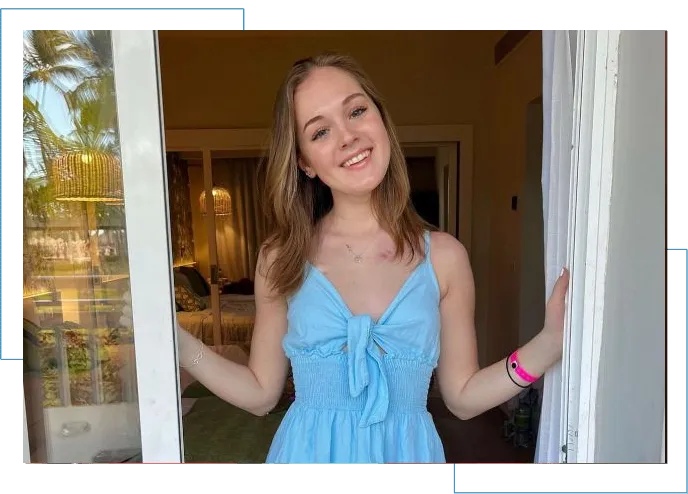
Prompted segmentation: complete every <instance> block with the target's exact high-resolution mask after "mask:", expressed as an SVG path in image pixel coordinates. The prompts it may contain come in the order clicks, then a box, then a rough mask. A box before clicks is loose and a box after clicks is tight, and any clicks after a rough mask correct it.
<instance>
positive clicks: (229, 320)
mask: <svg viewBox="0 0 688 494" xmlns="http://www.w3.org/2000/svg"><path fill="white" fill-rule="evenodd" d="M174 284H175V297H177V288H178V287H184V288H185V290H182V292H184V291H185V292H186V295H185V296H184V297H182V298H181V299H180V298H177V320H178V321H179V324H180V325H181V326H182V327H183V328H184V329H186V330H187V331H188V332H189V333H191V334H192V335H193V336H195V337H196V338H199V339H200V340H201V341H203V343H205V344H206V345H218V344H219V345H239V346H240V347H241V348H243V349H244V350H245V351H246V352H247V353H248V351H249V349H250V344H251V336H252V334H253V324H254V321H255V318H256V304H255V297H254V295H253V286H252V283H249V284H248V285H247V286H245V285H244V284H241V283H233V284H229V285H227V286H226V287H225V288H234V289H236V288H238V289H239V291H231V293H222V294H220V332H221V335H222V341H221V342H216V341H213V310H212V305H211V302H210V285H208V282H207V281H206V280H205V278H204V277H203V276H202V275H201V273H200V272H199V271H198V270H197V269H196V268H195V267H192V266H183V267H179V268H175V270H174ZM228 291H229V290H228ZM191 293H193V295H191ZM181 295H183V294H181ZM188 296H191V297H192V298H194V299H195V302H196V303H194V301H193V300H192V301H191V302H192V303H190V304H186V303H182V301H183V300H185V297H188ZM184 309H186V310H184Z"/></svg>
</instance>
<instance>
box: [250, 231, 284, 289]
mask: <svg viewBox="0 0 688 494" xmlns="http://www.w3.org/2000/svg"><path fill="white" fill-rule="evenodd" d="M278 256H279V247H275V246H271V245H270V244H268V243H267V242H265V243H263V244H262V245H261V246H260V250H259V252H258V258H257V259H256V280H255V289H256V295H257V296H261V297H263V298H266V299H273V298H274V297H275V293H274V291H273V282H272V280H273V279H272V276H273V275H274V273H273V271H272V269H271V268H272V267H273V264H274V263H275V259H277V257H278Z"/></svg>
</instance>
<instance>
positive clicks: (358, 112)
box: [312, 106, 368, 141]
mask: <svg viewBox="0 0 688 494" xmlns="http://www.w3.org/2000/svg"><path fill="white" fill-rule="evenodd" d="M367 111H368V108H367V107H365V106H359V107H356V108H354V109H353V110H351V113H350V114H349V118H359V117H361V116H363V115H364V114H365V112H367ZM329 131H330V129H328V128H326V127H324V128H321V129H318V130H317V131H316V132H315V134H313V138H312V140H313V141H315V140H318V139H321V138H323V137H325V136H326V135H327V134H328V132H329Z"/></svg>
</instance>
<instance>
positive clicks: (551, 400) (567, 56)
mask: <svg viewBox="0 0 688 494" xmlns="http://www.w3.org/2000/svg"><path fill="white" fill-rule="evenodd" d="M573 35H574V37H575V33H573ZM572 49H575V44H574V43H573V42H572V40H571V37H570V33H569V32H568V31H543V33H542V62H543V67H542V69H543V70H542V76H543V78H542V80H543V87H542V91H543V92H542V109H543V125H544V127H543V147H542V199H543V213H544V227H545V238H544V241H545V290H546V297H547V299H549V296H550V294H551V292H552V288H553V286H554V283H555V281H556V279H557V277H558V276H559V273H560V271H561V268H562V267H563V266H565V264H566V252H567V242H568V238H567V228H568V216H569V189H570V171H571V151H572V147H571V145H572V135H571V129H572V125H573V63H572ZM561 377H562V373H561V363H559V364H557V365H556V366H554V367H553V368H552V369H551V370H549V371H548V372H547V374H545V378H544V389H543V394H542V409H541V412H540V431H539V433H538V440H537V446H536V450H535V461H536V462H537V463H556V462H558V461H559V454H560V450H561V444H560V439H559V436H560V416H561V413H562V410H561V391H562V389H561Z"/></svg>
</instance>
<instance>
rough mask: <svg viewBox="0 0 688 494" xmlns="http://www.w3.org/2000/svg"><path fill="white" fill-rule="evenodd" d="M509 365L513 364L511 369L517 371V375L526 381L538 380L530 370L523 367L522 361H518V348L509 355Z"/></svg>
mask: <svg viewBox="0 0 688 494" xmlns="http://www.w3.org/2000/svg"><path fill="white" fill-rule="evenodd" d="M509 365H510V366H511V369H512V370H513V371H514V372H515V373H516V375H517V376H518V377H520V378H521V379H523V380H524V381H526V382H529V383H534V382H535V381H537V380H538V378H537V377H533V376H531V375H530V374H528V372H526V371H525V369H524V368H523V367H521V363H520V362H519V361H518V350H516V351H515V352H514V353H512V354H511V356H510V357H509Z"/></svg>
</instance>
